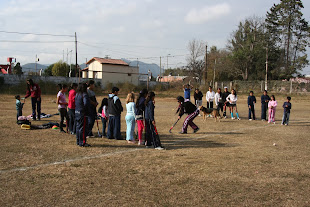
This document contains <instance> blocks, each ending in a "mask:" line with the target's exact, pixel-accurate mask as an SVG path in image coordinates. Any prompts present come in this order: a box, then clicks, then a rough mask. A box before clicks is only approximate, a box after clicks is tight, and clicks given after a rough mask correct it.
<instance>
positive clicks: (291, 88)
mask: <svg viewBox="0 0 310 207" xmlns="http://www.w3.org/2000/svg"><path fill="white" fill-rule="evenodd" d="M292 90H293V80H292V79H291V84H290V93H292Z"/></svg>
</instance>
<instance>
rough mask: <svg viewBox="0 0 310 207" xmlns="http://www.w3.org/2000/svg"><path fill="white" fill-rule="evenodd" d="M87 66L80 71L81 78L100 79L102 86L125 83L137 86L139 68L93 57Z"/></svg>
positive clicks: (123, 62)
mask: <svg viewBox="0 0 310 207" xmlns="http://www.w3.org/2000/svg"><path fill="white" fill-rule="evenodd" d="M87 65H88V67H86V68H84V69H83V70H82V78H93V79H101V80H102V84H103V85H105V84H106V83H125V82H128V83H132V84H134V85H138V84H139V76H140V74H139V68H138V67H131V66H129V64H128V63H126V62H125V61H123V60H120V59H108V58H99V57H93V58H92V59H90V60H89V61H88V62H87Z"/></svg>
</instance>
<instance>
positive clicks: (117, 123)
mask: <svg viewBox="0 0 310 207" xmlns="http://www.w3.org/2000/svg"><path fill="white" fill-rule="evenodd" d="M118 92H119V88H117V87H113V88H112V93H111V94H109V99H108V112H109V125H108V133H107V136H108V139H117V140H121V139H122V137H121V113H122V112H123V106H122V103H121V101H120V100H119V98H118V96H117V95H118Z"/></svg>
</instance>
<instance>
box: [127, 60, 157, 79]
mask: <svg viewBox="0 0 310 207" xmlns="http://www.w3.org/2000/svg"><path fill="white" fill-rule="evenodd" d="M122 60H123V61H125V62H126V63H128V64H129V66H132V67H137V61H136V60H135V61H129V60H126V59H122ZM138 65H139V72H140V73H144V74H147V72H148V71H149V70H150V71H151V73H152V76H153V77H157V75H159V73H160V67H159V66H158V65H157V64H155V63H151V64H149V63H144V62H141V61H139V62H138ZM162 73H163V71H162Z"/></svg>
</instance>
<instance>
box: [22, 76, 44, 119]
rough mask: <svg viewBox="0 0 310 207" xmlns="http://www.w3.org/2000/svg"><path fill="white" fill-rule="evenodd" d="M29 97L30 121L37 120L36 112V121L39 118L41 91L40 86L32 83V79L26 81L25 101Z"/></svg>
mask: <svg viewBox="0 0 310 207" xmlns="http://www.w3.org/2000/svg"><path fill="white" fill-rule="evenodd" d="M29 96H31V105H32V119H33V120H37V116H36V111H37V112H38V120H40V118H41V89H40V86H39V85H38V84H36V83H34V82H33V80H32V79H28V80H27V93H26V96H25V99H26V98H28V97H29Z"/></svg>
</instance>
